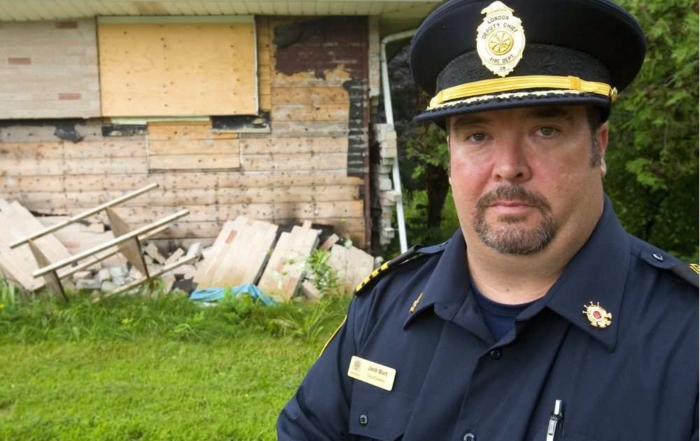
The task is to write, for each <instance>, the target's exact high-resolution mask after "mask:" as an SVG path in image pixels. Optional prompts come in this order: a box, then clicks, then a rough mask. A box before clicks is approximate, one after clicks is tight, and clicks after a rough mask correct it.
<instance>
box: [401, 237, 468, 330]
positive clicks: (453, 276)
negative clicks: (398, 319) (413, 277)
mask: <svg viewBox="0 0 700 441" xmlns="http://www.w3.org/2000/svg"><path fill="white" fill-rule="evenodd" d="M468 290H469V269H468V266H467V249H466V245H465V242H464V236H463V235H462V230H461V229H459V228H458V229H457V231H455V233H454V234H453V235H452V238H451V239H450V240H449V241H448V243H447V246H446V247H445V251H443V253H442V256H440V260H439V261H438V263H437V265H436V266H435V269H434V270H433V272H432V274H431V275H430V278H429V279H428V282H427V283H426V285H425V287H424V288H423V295H422V297H421V300H420V303H419V304H418V305H417V306H416V308H415V310H414V311H413V313H412V314H411V315H409V316H408V317H407V318H406V321H405V322H404V328H405V327H406V326H408V325H409V323H410V322H411V321H413V319H414V318H415V317H417V316H418V315H420V313H421V312H422V311H425V310H427V309H429V308H435V305H436V304H439V305H440V306H439V307H438V308H435V312H436V314H438V315H439V316H440V317H442V318H444V319H445V320H452V318H453V317H454V315H455V314H456V313H457V310H458V309H459V306H460V305H461V304H462V302H463V301H464V299H465V295H466V294H467V292H468Z"/></svg>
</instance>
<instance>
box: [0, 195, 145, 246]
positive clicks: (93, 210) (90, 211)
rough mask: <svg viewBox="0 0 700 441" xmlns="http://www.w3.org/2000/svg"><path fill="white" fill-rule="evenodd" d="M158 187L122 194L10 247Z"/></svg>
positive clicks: (34, 238)
mask: <svg viewBox="0 0 700 441" xmlns="http://www.w3.org/2000/svg"><path fill="white" fill-rule="evenodd" d="M156 187H158V184H155V183H154V184H151V185H149V186H146V187H144V188H141V189H139V190H136V191H134V192H132V193H128V194H125V195H124V196H121V197H119V198H117V199H114V200H113V201H110V202H107V203H105V204H102V205H100V206H98V207H95V208H93V209H91V210H88V211H86V212H84V213H81V214H78V215H76V216H73V217H72V218H70V219H68V220H67V221H65V222H61V223H60V224H56V225H53V226H51V227H48V228H45V229H44V230H42V231H39V232H37V233H35V234H32V235H31V236H29V237H27V238H26V239H23V240H20V241H17V242H15V243H13V244H11V245H10V248H17V247H18V246H20V245H23V244H25V243H27V242H28V241H30V240H36V239H38V238H40V237H44V236H46V235H47V234H51V233H53V232H54V231H56V230H60V229H61V228H63V227H65V226H66V225H70V224H72V223H75V222H78V221H80V220H83V219H85V218H87V217H90V216H92V215H93V214H96V213H99V212H100V211H102V210H104V209H106V208H108V207H113V206H115V205H118V204H120V203H122V202H124V201H128V200H129V199H133V198H135V197H137V196H140V195H142V194H143V193H146V192H147V191H150V190H153V189H154V188H156Z"/></svg>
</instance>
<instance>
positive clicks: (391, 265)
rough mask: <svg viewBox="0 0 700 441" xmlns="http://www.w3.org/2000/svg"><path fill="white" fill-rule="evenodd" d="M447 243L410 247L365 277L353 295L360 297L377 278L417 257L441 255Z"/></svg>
mask: <svg viewBox="0 0 700 441" xmlns="http://www.w3.org/2000/svg"><path fill="white" fill-rule="evenodd" d="M448 242H449V241H447V242H443V243H441V244H439V245H432V246H429V247H422V246H420V245H414V246H412V247H411V248H409V249H408V250H407V251H406V252H405V253H403V254H400V255H398V256H396V257H394V258H393V259H391V260H390V261H388V262H384V263H383V264H382V266H380V267H379V268H377V269H375V270H374V271H372V273H371V274H370V275H369V276H367V277H365V279H364V280H363V281H362V282H360V284H359V285H357V287H356V288H355V295H356V296H359V295H362V293H363V292H364V291H365V290H366V289H367V287H368V286H370V285H372V284H373V282H375V281H376V280H378V279H379V276H383V275H384V274H387V273H388V272H390V271H391V270H393V269H395V268H398V267H399V266H401V265H402V264H404V263H406V262H408V261H410V260H413V259H415V258H417V257H419V256H424V255H429V254H436V253H441V252H442V251H444V249H445V247H447V244H448Z"/></svg>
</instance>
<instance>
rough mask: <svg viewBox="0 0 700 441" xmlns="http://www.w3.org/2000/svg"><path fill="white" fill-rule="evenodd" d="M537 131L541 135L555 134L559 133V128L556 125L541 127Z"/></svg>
mask: <svg viewBox="0 0 700 441" xmlns="http://www.w3.org/2000/svg"><path fill="white" fill-rule="evenodd" d="M537 133H538V134H539V135H541V136H554V135H556V134H557V133H559V130H557V129H555V128H554V127H540V128H539V129H537Z"/></svg>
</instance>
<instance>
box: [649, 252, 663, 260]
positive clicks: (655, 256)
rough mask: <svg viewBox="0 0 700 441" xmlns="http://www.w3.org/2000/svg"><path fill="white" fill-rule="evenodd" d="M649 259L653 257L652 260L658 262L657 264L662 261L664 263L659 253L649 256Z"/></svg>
mask: <svg viewBox="0 0 700 441" xmlns="http://www.w3.org/2000/svg"><path fill="white" fill-rule="evenodd" d="M651 257H653V258H654V259H656V260H658V261H659V262H663V261H664V256H662V255H661V254H659V253H654V254H652V255H651Z"/></svg>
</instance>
